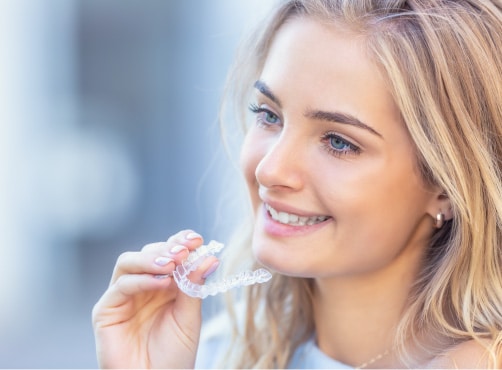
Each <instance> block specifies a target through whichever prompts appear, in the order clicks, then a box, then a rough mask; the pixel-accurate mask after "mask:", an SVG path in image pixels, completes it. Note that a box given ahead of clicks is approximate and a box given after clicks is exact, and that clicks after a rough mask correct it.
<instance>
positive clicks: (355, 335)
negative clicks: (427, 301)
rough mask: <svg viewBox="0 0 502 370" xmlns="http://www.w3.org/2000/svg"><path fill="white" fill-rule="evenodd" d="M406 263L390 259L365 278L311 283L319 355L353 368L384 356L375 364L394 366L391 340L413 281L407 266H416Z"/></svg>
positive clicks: (415, 257)
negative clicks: (388, 264)
mask: <svg viewBox="0 0 502 370" xmlns="http://www.w3.org/2000/svg"><path fill="white" fill-rule="evenodd" d="M408 258H410V256H408ZM419 258H420V256H419V255H415V256H413V259H417V260H418V259H419ZM405 259H406V258H405ZM417 260H416V261H415V262H417ZM409 262H410V261H402V262H399V261H396V263H394V264H392V265H391V266H388V267H387V268H386V269H382V270H379V271H377V272H372V273H369V274H366V275H358V276H349V277H333V278H327V279H318V280H316V284H315V288H314V322H315V326H316V332H317V343H318V346H319V348H320V349H321V350H322V351H323V352H324V353H326V354H327V355H328V356H330V357H332V358H335V359H337V360H338V361H341V362H344V363H347V364H349V365H353V366H360V365H362V364H363V363H365V362H368V361H370V360H371V359H374V358H376V357H378V356H379V355H381V354H383V353H385V356H382V357H381V358H380V359H379V360H378V364H377V362H375V363H374V365H375V366H377V365H378V366H391V365H394V366H396V365H397V366H399V365H400V363H396V359H397V356H396V353H393V352H395V351H394V349H395V348H394V345H395V343H394V338H395V337H396V328H397V326H398V324H399V321H400V319H401V317H402V314H403V310H404V309H405V307H406V304H407V300H408V297H409V293H410V290H411V288H412V285H413V282H414V281H415V280H416V270H417V269H410V266H419V265H420V264H419V263H418V262H417V263H414V264H410V263H409ZM414 270H415V271H414Z"/></svg>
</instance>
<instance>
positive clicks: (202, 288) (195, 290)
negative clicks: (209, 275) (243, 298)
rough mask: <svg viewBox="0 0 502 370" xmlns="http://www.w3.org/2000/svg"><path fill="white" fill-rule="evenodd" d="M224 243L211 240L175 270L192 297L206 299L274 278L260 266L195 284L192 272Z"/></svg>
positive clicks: (182, 289) (184, 289) (181, 287)
mask: <svg viewBox="0 0 502 370" xmlns="http://www.w3.org/2000/svg"><path fill="white" fill-rule="evenodd" d="M223 247H224V245H223V244H222V243H219V242H217V241H214V240H211V241H210V242H209V243H208V244H207V245H202V246H201V247H199V248H197V249H196V250H194V251H193V252H191V253H190V254H189V255H188V257H187V259H186V260H185V261H183V262H182V263H181V265H178V266H177V267H176V269H175V270H174V271H173V277H174V280H175V281H176V284H177V285H178V288H180V290H181V291H182V292H183V293H185V294H187V295H189V296H190V297H195V298H201V299H204V298H206V297H208V296H214V295H216V294H218V293H224V292H226V291H227V290H230V289H232V288H237V287H241V286H246V285H253V284H258V283H265V282H267V281H269V280H270V279H271V278H272V274H271V273H270V272H269V271H267V270H265V269H263V268H260V269H258V270H255V271H243V272H241V273H239V274H235V275H231V276H229V277H226V278H223V279H221V280H217V281H214V282H208V283H207V284H195V283H193V282H191V281H190V279H188V275H189V274H190V272H192V271H195V270H196V269H197V267H199V266H200V265H201V264H202V262H204V260H205V259H206V258H207V257H209V256H210V255H214V254H216V253H218V252H220V251H221V250H222V249H223Z"/></svg>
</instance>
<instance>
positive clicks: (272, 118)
mask: <svg viewBox="0 0 502 370" xmlns="http://www.w3.org/2000/svg"><path fill="white" fill-rule="evenodd" d="M249 110H250V111H251V112H253V113H254V114H255V115H256V123H258V124H260V125H265V126H272V125H278V124H280V123H281V120H280V118H279V116H278V115H277V114H275V113H274V112H272V111H271V110H269V109H267V108H265V107H263V106H258V105H256V104H251V105H250V106H249Z"/></svg>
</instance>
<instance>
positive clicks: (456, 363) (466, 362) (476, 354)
mask: <svg viewBox="0 0 502 370" xmlns="http://www.w3.org/2000/svg"><path fill="white" fill-rule="evenodd" d="M490 344H491V343H490V341H488V340H486V341H481V342H480V341H476V340H469V341H466V342H462V343H460V344H457V345H455V346H454V347H452V348H450V349H448V350H446V351H445V352H444V353H442V354H440V355H438V356H437V357H436V358H434V359H433V360H432V361H431V362H430V363H429V364H428V366H427V367H428V368H434V369H446V368H450V369H451V368H457V369H459V368H462V369H467V368H469V369H487V368H497V367H498V365H500V361H501V358H500V355H499V356H498V358H497V359H496V361H497V362H498V364H494V358H493V357H492V356H491V355H490V352H489V350H488V348H489V346H490Z"/></svg>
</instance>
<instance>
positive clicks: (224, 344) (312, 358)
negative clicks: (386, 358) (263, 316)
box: [195, 318, 353, 369]
mask: <svg viewBox="0 0 502 370" xmlns="http://www.w3.org/2000/svg"><path fill="white" fill-rule="evenodd" d="M211 321H213V320H211ZM225 322H226V323H228V320H221V318H220V320H214V321H213V322H210V323H209V324H208V325H205V327H203V331H202V335H201V341H200V344H199V349H198V352H197V360H196V363H195V368H197V369H214V368H218V367H219V366H221V365H220V363H221V359H222V357H223V356H225V353H226V352H227V350H228V349H229V347H231V345H232V344H231V343H230V338H231V334H230V331H229V330H227V328H225V327H222V326H225V324H224V323H225ZM222 324H223V325H222ZM288 368H289V369H353V367H351V366H348V365H346V364H343V363H341V362H339V361H336V360H334V359H332V358H330V357H329V356H327V355H326V354H324V353H323V352H322V351H321V350H320V349H319V347H317V345H316V343H315V340H314V338H313V337H312V338H311V339H310V340H308V341H307V342H305V343H303V344H302V345H300V346H299V347H298V348H297V350H296V351H295V353H294V354H293V357H292V358H291V361H290V363H289V364H288Z"/></svg>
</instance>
